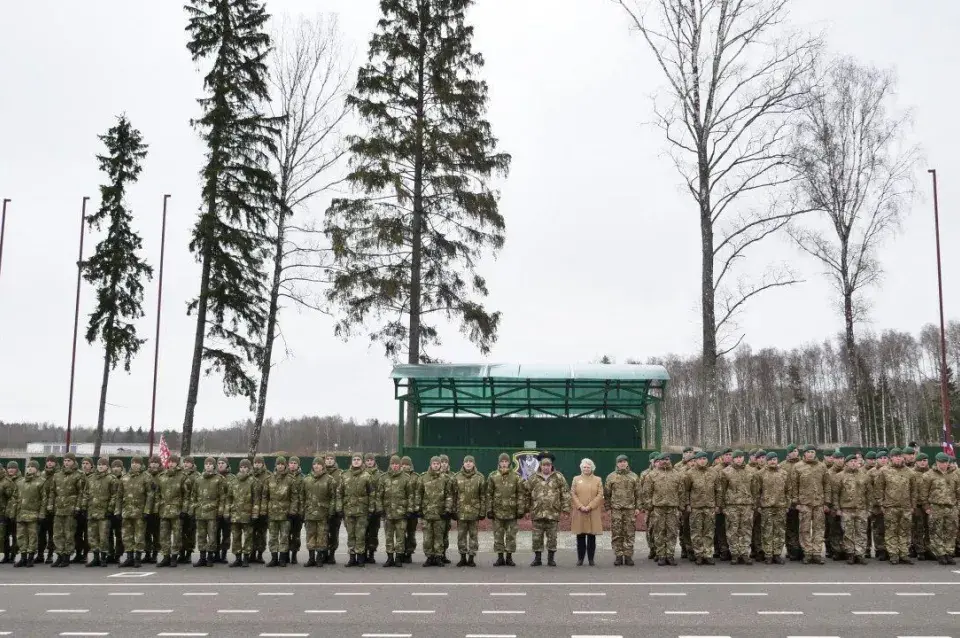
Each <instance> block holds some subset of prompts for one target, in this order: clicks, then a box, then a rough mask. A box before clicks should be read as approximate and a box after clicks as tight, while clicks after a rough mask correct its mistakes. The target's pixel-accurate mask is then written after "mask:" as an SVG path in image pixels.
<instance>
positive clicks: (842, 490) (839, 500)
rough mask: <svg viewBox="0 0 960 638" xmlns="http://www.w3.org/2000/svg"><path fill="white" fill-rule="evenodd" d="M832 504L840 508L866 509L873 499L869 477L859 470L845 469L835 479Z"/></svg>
mask: <svg viewBox="0 0 960 638" xmlns="http://www.w3.org/2000/svg"><path fill="white" fill-rule="evenodd" d="M834 481H835V484H836V487H835V488H834V497H833V504H834V506H835V507H838V508H839V509H842V510H867V509H870V504H871V502H872V500H873V495H872V489H871V484H870V479H869V477H868V476H867V475H866V474H864V473H863V472H861V471H860V470H854V469H852V468H851V469H845V470H844V471H842V472H840V473H839V476H837V477H836V478H835V479H834Z"/></svg>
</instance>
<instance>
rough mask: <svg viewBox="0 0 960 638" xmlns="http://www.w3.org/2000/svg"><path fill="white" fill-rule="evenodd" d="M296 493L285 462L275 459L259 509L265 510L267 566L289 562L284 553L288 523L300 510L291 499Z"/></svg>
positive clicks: (298, 504)
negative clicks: (267, 529) (267, 533)
mask: <svg viewBox="0 0 960 638" xmlns="http://www.w3.org/2000/svg"><path fill="white" fill-rule="evenodd" d="M295 497H296V490H295V488H294V484H293V480H292V479H291V478H290V473H289V470H288V469H287V459H286V457H284V456H278V457H277V459H276V463H275V465H274V470H273V475H272V476H270V478H268V479H267V482H266V485H265V486H264V488H263V498H262V502H261V505H260V507H261V508H264V507H265V508H267V515H268V516H269V517H270V521H269V523H270V527H269V532H270V562H269V563H267V567H286V566H287V564H288V563H289V562H290V559H289V557H288V556H287V552H288V551H289V547H290V545H289V542H290V522H291V521H292V520H293V518H294V516H295V515H296V514H297V512H299V511H300V503H298V502H297V501H296V499H295Z"/></svg>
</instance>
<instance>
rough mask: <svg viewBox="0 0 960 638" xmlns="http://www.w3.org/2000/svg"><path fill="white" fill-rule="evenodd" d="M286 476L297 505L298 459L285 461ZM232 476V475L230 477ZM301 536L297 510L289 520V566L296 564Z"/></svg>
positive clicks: (300, 484) (300, 486)
mask: <svg viewBox="0 0 960 638" xmlns="http://www.w3.org/2000/svg"><path fill="white" fill-rule="evenodd" d="M287 474H289V475H290V480H291V481H293V491H294V498H295V499H296V501H297V503H301V504H302V503H303V472H302V471H301V470H300V457H299V456H291V457H290V458H289V459H287ZM231 476H232V475H231ZM302 534H303V518H302V517H301V516H300V511H299V510H298V511H297V513H296V514H295V515H294V517H293V518H292V519H291V520H290V542H289V543H288V545H289V546H290V564H291V565H296V564H297V553H298V552H299V551H300V545H301V536H302Z"/></svg>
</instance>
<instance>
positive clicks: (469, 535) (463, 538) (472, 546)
mask: <svg viewBox="0 0 960 638" xmlns="http://www.w3.org/2000/svg"><path fill="white" fill-rule="evenodd" d="M478 523H479V521H475V520H474V521H457V551H459V552H460V553H461V554H467V555H469V556H473V555H475V554H476V553H477V551H478V550H479V549H480V540H479V538H478V537H477V525H478Z"/></svg>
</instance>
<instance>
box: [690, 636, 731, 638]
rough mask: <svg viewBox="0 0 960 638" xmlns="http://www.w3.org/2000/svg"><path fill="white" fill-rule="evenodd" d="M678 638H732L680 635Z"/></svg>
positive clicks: (728, 637)
mask: <svg viewBox="0 0 960 638" xmlns="http://www.w3.org/2000/svg"><path fill="white" fill-rule="evenodd" d="M678 638H730V636H678Z"/></svg>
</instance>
